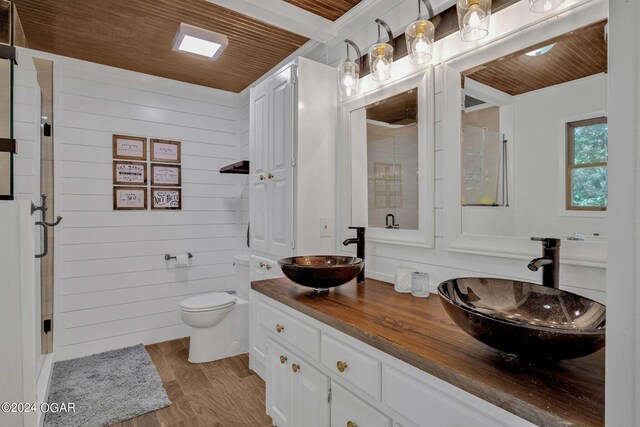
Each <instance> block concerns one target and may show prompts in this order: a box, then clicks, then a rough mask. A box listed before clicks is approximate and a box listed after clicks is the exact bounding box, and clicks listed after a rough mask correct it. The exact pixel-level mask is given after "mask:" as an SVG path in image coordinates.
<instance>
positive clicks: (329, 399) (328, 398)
mask: <svg viewBox="0 0 640 427" xmlns="http://www.w3.org/2000/svg"><path fill="white" fill-rule="evenodd" d="M327 402H329V403H331V388H329V395H328V396H327Z"/></svg>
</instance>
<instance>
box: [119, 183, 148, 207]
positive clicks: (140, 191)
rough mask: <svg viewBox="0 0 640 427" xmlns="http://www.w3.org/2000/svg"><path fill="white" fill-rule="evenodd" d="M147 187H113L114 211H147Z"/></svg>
mask: <svg viewBox="0 0 640 427" xmlns="http://www.w3.org/2000/svg"><path fill="white" fill-rule="evenodd" d="M146 209H147V188H146V187H113V210H116V211H119V210H146Z"/></svg>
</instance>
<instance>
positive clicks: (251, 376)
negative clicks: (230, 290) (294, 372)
mask: <svg viewBox="0 0 640 427" xmlns="http://www.w3.org/2000/svg"><path fill="white" fill-rule="evenodd" d="M146 348H147V351H148V352H149V354H150V355H151V359H152V360H153V362H154V363H155V365H156V367H157V368H158V373H159V374H160V378H161V379H162V383H163V384H164V388H165V389H166V390H167V394H168V395H169V400H171V401H172V402H173V404H172V405H170V406H168V407H166V408H163V409H160V410H158V411H154V412H150V413H148V414H144V415H141V416H139V417H136V418H132V419H130V420H126V421H123V422H121V423H118V424H114V426H115V427H178V426H180V427H192V426H193V427H205V426H206V427H209V426H211V427H214V426H215V427H231V426H238V427H240V426H242V427H245V426H256V427H258V426H259V427H267V426H271V418H270V417H269V416H267V415H266V414H265V394H264V393H265V388H264V382H263V381H262V379H260V377H258V376H257V375H256V374H255V373H253V372H252V371H250V370H249V355H247V354H242V355H240V356H234V357H230V358H227V359H222V360H216V361H215V362H209V363H200V364H192V363H189V362H188V360H187V358H188V355H189V350H188V348H189V339H188V338H183V339H180V340H174V341H167V342H163V343H160V344H153V345H148V346H147V347H146Z"/></svg>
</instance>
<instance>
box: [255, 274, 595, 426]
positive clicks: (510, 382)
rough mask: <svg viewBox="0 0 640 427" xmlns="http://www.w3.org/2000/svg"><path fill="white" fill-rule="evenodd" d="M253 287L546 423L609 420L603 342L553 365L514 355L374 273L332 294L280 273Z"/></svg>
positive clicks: (434, 303)
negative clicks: (473, 334) (319, 292)
mask: <svg viewBox="0 0 640 427" xmlns="http://www.w3.org/2000/svg"><path fill="white" fill-rule="evenodd" d="M251 287H252V289H254V290H255V291H257V292H259V293H261V294H263V295H266V296H267V297H269V298H272V299H274V300H276V301H278V302H280V303H282V304H285V305H287V306H289V307H291V308H293V309H295V310H297V311H299V312H301V313H304V314H306V315H308V316H310V317H312V318H314V319H316V320H318V321H320V322H323V323H325V324H327V325H329V326H331V327H333V328H335V329H337V330H339V331H341V332H344V333H346V334H348V335H350V336H352V337H354V338H356V339H358V340H360V341H362V342H364V343H366V344H369V345H371V346H373V347H375V348H377V349H379V350H381V351H383V352H385V353H387V354H389V355H391V356H393V357H396V358H398V359H401V360H403V361H405V362H406V363H409V364H411V365H413V366H415V367H417V368H419V369H421V370H423V371H425V372H427V373H429V374H431V375H433V376H435V377H438V378H440V379H442V380H444V381H446V382H448V383H450V384H452V385H454V386H456V387H458V388H461V389H463V390H466V391H467V392H469V393H471V394H473V395H475V396H478V397H480V398H481V399H484V400H486V401H488V402H490V403H492V404H494V405H496V406H499V407H501V408H503V409H505V410H507V411H509V412H511V413H513V414H515V415H517V416H519V417H521V418H524V419H525V420H528V421H529V422H531V423H533V424H536V425H540V426H553V427H556V426H603V425H604V367H605V363H604V349H603V350H600V351H598V352H596V353H594V354H592V355H589V356H586V357H582V358H579V359H573V360H565V361H561V362H556V363H554V364H549V365H546V366H540V365H536V366H532V365H529V364H525V363H516V362H513V361H507V360H506V359H505V358H504V357H503V356H502V355H501V354H500V353H499V352H498V351H497V350H494V349H492V348H491V347H488V346H486V345H484V344H482V343H481V342H479V341H476V340H475V339H474V338H472V337H470V336H469V335H467V334H466V333H465V332H463V331H462V329H460V328H459V327H458V326H456V325H455V324H454V323H453V321H452V320H451V319H450V318H449V316H448V315H447V313H446V312H445V311H444V308H443V307H442V305H441V303H440V297H439V296H438V295H431V296H430V297H429V298H425V299H421V298H415V297H412V296H411V295H408V294H399V293H397V292H395V291H394V289H393V285H391V284H389V283H384V282H380V281H378V280H373V279H367V281H366V283H365V284H361V285H356V283H355V282H351V283H348V284H346V285H343V286H340V287H338V288H334V289H332V290H331V291H330V292H329V293H328V294H325V295H319V296H316V295H313V294H311V293H310V289H309V288H305V287H302V286H299V285H296V284H295V283H293V282H291V281H290V280H289V279H286V278H280V279H272V280H262V281H258V282H253V283H252V284H251Z"/></svg>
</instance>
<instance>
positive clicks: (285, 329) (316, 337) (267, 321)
mask: <svg viewBox="0 0 640 427" xmlns="http://www.w3.org/2000/svg"><path fill="white" fill-rule="evenodd" d="M258 324H260V325H261V326H263V327H265V328H267V329H268V330H270V331H272V332H273V333H274V334H275V335H276V336H277V337H278V338H282V340H283V341H286V342H288V343H289V344H292V345H293V346H295V347H297V348H298V349H300V350H302V351H303V352H304V353H306V354H307V355H309V356H311V357H313V358H314V359H316V360H317V359H318V356H319V352H320V351H319V348H320V331H319V330H318V329H316V328H314V327H312V326H309V325H307V324H306V323H304V322H303V321H301V320H298V319H295V318H293V317H292V316H289V315H288V314H286V313H284V312H282V311H281V310H278V309H277V308H275V307H273V306H271V305H269V304H267V303H265V302H263V301H260V304H259V305H258Z"/></svg>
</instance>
